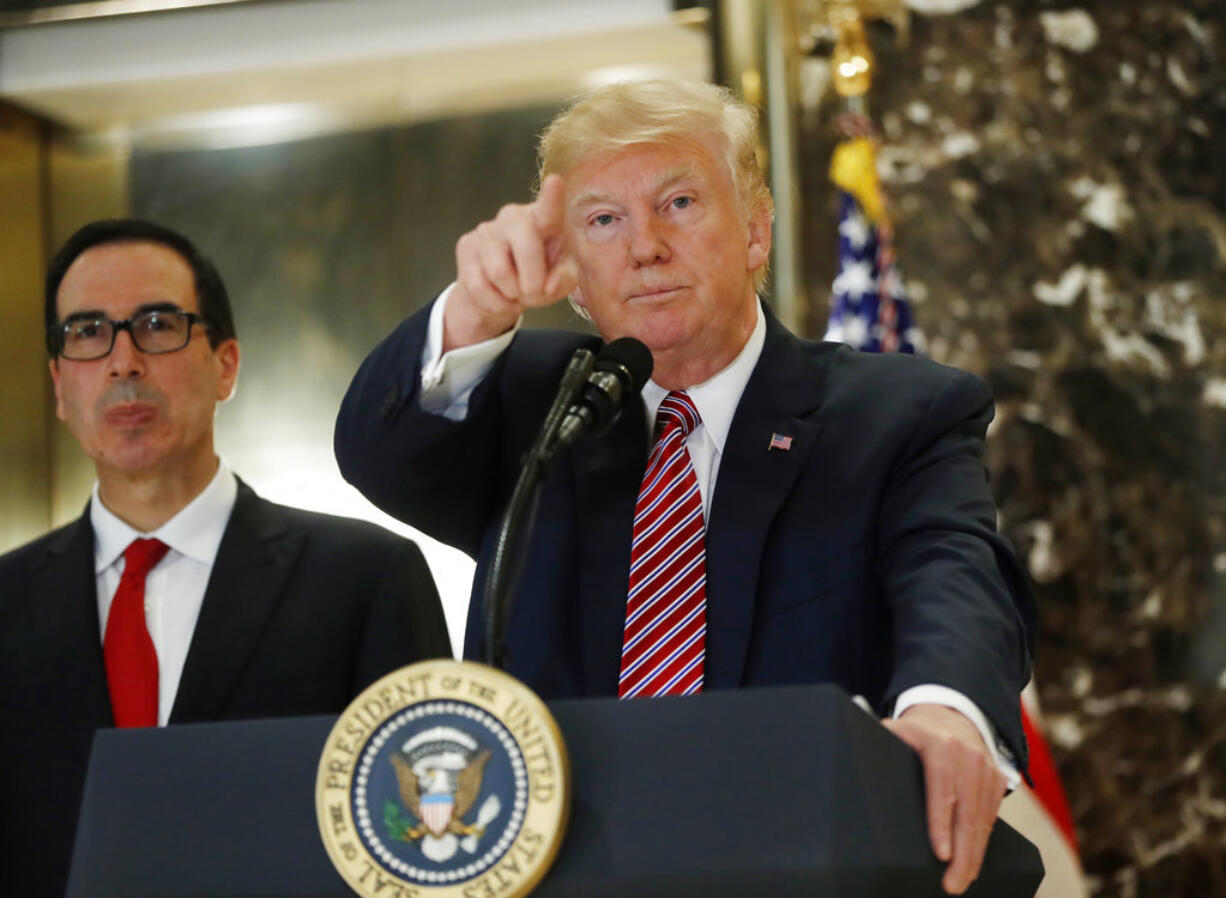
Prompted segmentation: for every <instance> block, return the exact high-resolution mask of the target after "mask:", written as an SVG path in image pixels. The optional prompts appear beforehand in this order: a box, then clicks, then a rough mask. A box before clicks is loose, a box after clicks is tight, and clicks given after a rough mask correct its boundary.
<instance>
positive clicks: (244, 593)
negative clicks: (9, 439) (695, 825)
mask: <svg viewBox="0 0 1226 898" xmlns="http://www.w3.org/2000/svg"><path fill="white" fill-rule="evenodd" d="M46 303H47V305H46V317H47V335H48V349H49V351H50V354H51V363H50V368H51V377H52V379H53V381H54V383H55V397H56V411H57V414H58V415H59V417H60V418H61V419H62V420H64V421H65V422H66V423H67V425H68V427H69V428H70V430H71V431H72V433H73V434H74V436H76V438H77V439H78V440H79V441H80V442H81V445H82V446H83V447H84V448H85V450H86V452H87V453H88V454H89V455H90V456H91V458H92V459H93V461H94V464H95V469H96V472H97V484H96V486H95V489H94V495H93V498H92V500H91V501H90V503H89V506H88V508H87V509H86V512H85V514H84V515H82V517H81V518H79V519H78V520H76V521H74V522H73V523H71V524H69V525H67V526H65V527H62V528H60V529H59V530H56V531H54V532H52V533H50V534H48V535H47V536H44V537H42V538H41V539H38V540H35V541H34V542H32V543H29V544H28V545H25V546H22V547H21V548H18V549H16V550H14V551H12V552H10V553H9V554H7V555H5V556H3V557H2V558H0V809H2V810H0V894H4V895H22V896H44V895H45V896H51V895H61V894H62V893H63V889H64V885H65V882H66V877H67V870H68V863H69V858H70V853H71V849H72V844H73V836H74V832H75V828H76V819H77V811H78V806H79V803H80V798H81V792H82V788H83V785H84V778H85V770H86V764H87V761H88V757H89V751H90V745H91V742H92V738H93V735H94V732H95V731H96V730H97V729H99V728H100V727H109V726H116V725H119V726H138V725H146V726H152V725H157V724H161V725H165V724H167V723H171V724H173V723H188V722H195V721H214V720H232V719H239V718H254V717H275V716H284V715H297V714H326V713H337V712H339V711H341V710H342V709H343V708H344V707H345V706H346V704H347V703H348V702H349V701H350V700H351V699H352V698H353V697H354V696H355V695H356V694H357V693H358V692H360V691H361V690H362V689H363V688H365V687H366V686H367V685H369V684H370V683H371V682H373V681H374V680H376V679H378V678H379V677H380V676H382V675H383V674H385V673H387V672H389V671H391V670H394V669H396V668H398V667H401V666H403V665H405V664H409V663H412V662H414V661H417V660H420V659H423V658H430V657H437V656H447V655H449V654H450V646H449V643H448V639H447V633H446V628H445V626H444V622H443V616H442V610H441V607H440V604H439V600H438V595H437V592H436V591H435V588H434V582H433V579H432V578H431V576H430V572H429V570H428V568H427V567H426V565H425V562H424V560H423V559H422V557H421V553H420V552H419V551H418V549H417V547H416V546H415V545H413V544H412V543H411V542H409V541H407V540H404V539H401V538H399V537H397V536H394V535H393V534H391V533H388V532H387V531H385V530H382V529H381V528H378V527H375V526H373V525H370V524H366V523H362V522H358V521H352V520H346V519H343V518H335V517H331V516H326V515H320V514H313V513H309V512H304V511H299V510H297V509H292V508H287V507H284V506H280V505H275V504H273V503H271V502H267V501H265V500H263V499H261V498H260V497H259V496H257V495H256V494H255V493H254V492H253V491H252V490H251V489H250V488H249V487H248V486H247V485H246V484H244V483H242V482H241V481H239V480H238V479H237V478H236V477H235V476H234V474H233V473H231V472H230V470H229V469H228V467H227V466H226V465H225V464H224V462H222V461H220V460H219V458H218V456H217V455H216V453H215V452H214V448H213V417H214V412H215V409H216V405H217V403H218V402H219V401H222V400H224V399H226V398H228V397H229V395H230V393H231V391H232V390H233V388H234V384H235V380H236V378H237V374H238V365H239V349H238V342H237V340H236V338H235V332H234V324H233V319H232V316H231V312H230V305H229V299H228V298H227V295H226V291H225V287H224V285H223V284H222V282H221V279H220V277H219V276H218V274H217V272H216V270H215V269H214V268H213V266H212V265H211V264H210V263H209V262H208V260H207V259H205V258H204V257H203V256H201V255H200V253H199V252H198V251H197V250H196V248H195V247H194V246H193V245H192V244H191V243H190V242H189V241H187V240H186V238H184V237H182V236H181V235H179V234H177V233H175V232H173V231H169V230H167V229H164V228H161V227H159V226H156V225H152V224H149V223H146V222H140V221H133V220H125V221H108V222H97V223H95V224H92V225H88V226H86V227H85V228H83V229H82V230H81V231H78V232H77V234H76V235H74V236H73V237H72V238H71V239H70V240H69V241H68V243H67V244H66V245H65V246H64V248H63V249H61V250H60V252H59V253H58V254H57V256H56V257H55V258H54V259H53V260H52V263H51V265H50V267H49V271H48V276H47V289H46ZM134 546H135V547H152V555H151V556H149V557H148V558H147V559H146V561H145V562H144V563H145V564H146V565H147V566H148V571H147V572H145V573H143V574H140V575H139V577H138V575H137V573H136V571H135V568H136V567H138V566H140V565H141V564H142V562H141V561H140V560H139V553H140V552H142V551H144V549H140V548H132V547H134ZM129 612H131V613H130V614H129ZM167 825H173V821H167Z"/></svg>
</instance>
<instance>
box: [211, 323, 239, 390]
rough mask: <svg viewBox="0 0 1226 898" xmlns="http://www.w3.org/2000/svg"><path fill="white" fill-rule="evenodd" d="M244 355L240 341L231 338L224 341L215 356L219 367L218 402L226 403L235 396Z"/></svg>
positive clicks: (214, 352) (215, 350) (215, 351)
mask: <svg viewBox="0 0 1226 898" xmlns="http://www.w3.org/2000/svg"><path fill="white" fill-rule="evenodd" d="M241 355H242V354H241V353H240V352H239V349H238V340H235V339H234V338H233V337H231V338H230V339H229V340H223V341H222V342H221V344H220V345H218V347H217V348H216V349H214V350H213V356H214V358H215V359H216V360H217V364H218V367H219V371H218V377H217V401H218V402H225V401H226V400H227V399H229V398H230V397H231V396H233V395H234V387H235V385H236V384H237V383H238V365H239V361H240V356H241Z"/></svg>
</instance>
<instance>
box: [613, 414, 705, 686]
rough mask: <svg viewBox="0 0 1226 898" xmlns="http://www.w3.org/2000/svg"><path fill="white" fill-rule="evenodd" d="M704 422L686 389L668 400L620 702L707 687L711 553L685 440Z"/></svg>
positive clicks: (644, 499) (638, 545)
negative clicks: (705, 664) (705, 662)
mask: <svg viewBox="0 0 1226 898" xmlns="http://www.w3.org/2000/svg"><path fill="white" fill-rule="evenodd" d="M700 421H701V418H699V416H698V409H696V408H695V407H694V403H693V401H692V400H691V399H690V397H689V396H688V395H686V394H685V393H684V392H678V391H673V392H672V393H669V394H668V396H666V397H665V398H664V401H663V402H662V403H661V404H660V410H659V412H658V413H657V416H656V422H657V427H658V428H659V429H660V437H659V439H658V440H657V441H656V444H655V446H653V447H652V450H651V456H650V457H649V458H648V460H647V470H646V472H645V473H644V474H643V483H642V485H641V486H640V487H639V498H638V502H637V504H636V505H635V509H634V530H633V537H632V542H631V545H630V588H629V594H628V597H627V601H626V629H625V636H624V638H623V641H622V664H621V676H620V678H619V680H618V695H619V696H620V697H622V698H633V697H636V696H652V695H688V694H690V693H694V692H700V691H701V690H702V672H703V656H704V654H705V652H706V637H707V548H706V526H705V524H704V522H703V513H702V495H701V494H700V493H699V491H698V478H697V477H696V476H695V474H694V465H693V464H692V463H691V461H690V453H689V450H688V449H686V446H685V438H686V436H688V435H689V433H690V432H691V431H692V430H693V429H694V428H695V427H697V426H698V424H699V422H700Z"/></svg>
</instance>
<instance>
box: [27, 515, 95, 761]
mask: <svg viewBox="0 0 1226 898" xmlns="http://www.w3.org/2000/svg"><path fill="white" fill-rule="evenodd" d="M28 599H29V602H30V612H31V621H32V622H33V629H32V632H31V634H30V636H31V638H30V641H29V643H28V645H29V646H30V647H31V648H30V650H31V651H34V650H35V649H34V648H33V647H38V649H37V650H39V651H51V652H54V653H55V659H54V660H49V661H48V660H44V662H43V663H42V664H39V665H31V666H30V668H29V669H32V670H34V669H47V670H53V671H54V676H55V678H56V680H57V682H58V684H59V685H58V687H57V688H56V689H55V694H57V695H60V696H61V697H62V699H61V702H62V704H61V710H62V714H61V715H60V721H61V726H62V727H63V731H64V733H65V736H66V738H67V739H68V740H69V741H71V742H72V743H73V747H74V750H75V751H79V752H80V753H81V754H82V755H83V756H84V757H88V756H89V750H90V745H91V744H92V742H93V736H94V731H95V730H96V729H98V728H99V727H109V726H113V725H114V718H112V716H111V698H110V692H109V690H108V688H107V683H106V662H105V661H104V660H103V657H102V631H101V629H100V628H99V625H98V586H97V578H96V577H95V576H94V528H93V527H92V526H90V523H89V510H88V506H87V508H86V513H85V514H84V515H82V516H81V517H80V518H79V519H78V520H77V521H75V522H74V523H73V524H71V525H69V526H68V527H66V528H65V529H64V530H62V531H60V533H58V534H57V535H56V536H55V537H54V538H53V539H52V540H51V541H50V542H49V543H48V546H47V553H46V555H45V556H44V557H43V558H42V559H40V560H39V561H38V562H37V563H36V564H35V566H34V570H33V575H32V578H31V583H30V593H29V597H28Z"/></svg>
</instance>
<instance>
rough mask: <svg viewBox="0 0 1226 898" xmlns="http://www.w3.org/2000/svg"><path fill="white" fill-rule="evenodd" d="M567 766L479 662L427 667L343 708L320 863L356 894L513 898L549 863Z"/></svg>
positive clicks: (553, 741)
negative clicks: (329, 866)
mask: <svg viewBox="0 0 1226 898" xmlns="http://www.w3.org/2000/svg"><path fill="white" fill-rule="evenodd" d="M569 800H570V766H569V761H568V760H567V756H566V748H565V745H564V744H563V742H562V736H561V733H559V731H558V728H557V725H556V724H555V723H554V720H553V717H552V716H551V715H550V713H549V711H548V709H547V708H546V707H545V705H544V703H543V702H542V701H541V700H540V699H539V698H537V697H536V695H534V694H533V693H532V691H531V690H529V689H528V688H527V687H526V686H524V685H523V684H522V683H520V682H519V681H518V680H516V679H514V678H513V677H510V676H508V675H507V674H504V673H502V672H501V671H499V670H495V669H494V668H492V667H486V666H485V665H483V664H474V663H470V662H463V663H461V662H456V661H426V662H423V663H421V664H414V665H411V666H409V667H405V668H402V669H400V670H398V671H395V672H394V673H390V674H388V675H387V676H385V677H383V678H382V679H381V680H379V681H378V682H376V683H374V684H373V685H371V686H370V688H368V689H367V690H366V691H364V692H363V693H362V694H361V695H359V696H358V697H357V698H356V699H354V700H353V702H352V703H351V704H350V705H349V707H348V708H346V709H345V712H344V713H343V714H342V715H341V716H340V719H339V720H337V722H336V725H335V726H334V727H333V728H332V732H331V734H330V735H329V736H328V741H327V743H326V744H325V746H324V751H323V756H322V757H321V758H320V762H319V774H318V776H317V778H316V785H315V808H316V813H317V815H318V818H319V831H320V835H321V836H322V838H323V842H324V847H325V848H326V849H327V852H328V857H329V858H331V860H332V863H333V864H334V865H335V867H336V869H337V871H338V872H339V873H340V874H341V877H342V878H343V879H344V880H345V881H346V882H347V883H348V884H349V886H350V887H351V888H352V889H353V890H354V891H355V892H357V894H358V895H362V896H370V898H373V896H376V895H377V896H379V898H410V896H423V898H482V896H493V895H497V896H499V898H517V896H520V895H526V894H528V892H530V891H531V890H532V888H533V887H534V886H535V885H536V884H537V883H538V882H539V881H540V880H541V877H543V876H544V875H545V873H546V871H548V869H549V866H550V865H551V864H552V863H553V859H554V857H556V855H557V852H558V848H559V846H560V845H561V842H562V836H563V834H564V832H565V829H566V821H567V815H568V812H569V809H570V804H569Z"/></svg>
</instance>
